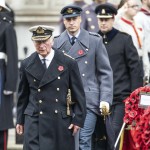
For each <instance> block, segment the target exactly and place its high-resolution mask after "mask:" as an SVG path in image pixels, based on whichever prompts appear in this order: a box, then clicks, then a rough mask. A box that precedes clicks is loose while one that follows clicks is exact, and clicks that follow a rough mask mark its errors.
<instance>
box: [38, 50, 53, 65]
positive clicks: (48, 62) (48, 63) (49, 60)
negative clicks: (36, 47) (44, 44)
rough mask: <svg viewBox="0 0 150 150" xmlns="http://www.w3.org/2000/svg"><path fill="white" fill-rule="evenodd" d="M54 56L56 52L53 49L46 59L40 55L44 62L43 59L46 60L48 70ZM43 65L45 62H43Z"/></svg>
mask: <svg viewBox="0 0 150 150" xmlns="http://www.w3.org/2000/svg"><path fill="white" fill-rule="evenodd" d="M54 54H55V51H54V50H53V49H51V52H50V53H49V54H48V55H47V56H46V57H43V56H41V55H40V54H39V58H40V60H41V62H42V59H45V63H46V66H47V68H48V66H49V65H50V63H51V61H52V59H53V57H54ZM42 63H43V62H42Z"/></svg>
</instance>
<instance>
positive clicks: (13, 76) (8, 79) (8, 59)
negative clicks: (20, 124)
mask: <svg viewBox="0 0 150 150" xmlns="http://www.w3.org/2000/svg"><path fill="white" fill-rule="evenodd" d="M6 9H7V10H8V11H9V8H8V7H6V5H5V1H3V0H1V1H0V10H1V12H2V11H6ZM1 12H0V13H1ZM17 63H18V56H17V41H16V33H15V31H14V28H13V25H12V21H11V20H9V19H8V18H7V17H6V16H5V17H3V16H1V15H0V149H3V150H6V148H7V136H8V129H10V128H13V127H14V125H13V115H12V108H13V92H15V90H16V83H17V76H18V71H17Z"/></svg>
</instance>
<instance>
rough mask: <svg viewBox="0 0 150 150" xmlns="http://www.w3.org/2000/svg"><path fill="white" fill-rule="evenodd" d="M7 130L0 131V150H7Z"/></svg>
mask: <svg viewBox="0 0 150 150" xmlns="http://www.w3.org/2000/svg"><path fill="white" fill-rule="evenodd" d="M7 139H8V130H4V131H0V150H7Z"/></svg>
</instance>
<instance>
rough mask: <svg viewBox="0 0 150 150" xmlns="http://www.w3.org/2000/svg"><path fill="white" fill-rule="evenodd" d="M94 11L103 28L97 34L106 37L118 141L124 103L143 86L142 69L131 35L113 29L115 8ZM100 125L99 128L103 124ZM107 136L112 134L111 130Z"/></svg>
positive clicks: (114, 122)
mask: <svg viewBox="0 0 150 150" xmlns="http://www.w3.org/2000/svg"><path fill="white" fill-rule="evenodd" d="M95 12H96V14H97V17H98V24H99V29H100V30H99V32H98V33H99V34H100V35H101V36H102V37H103V42H104V44H105V47H106V49H107V52H108V56H109V60H110V65H111V67H112V70H113V79H114V90H113V93H114V95H113V105H112V108H111V114H110V117H111V121H112V122H111V123H112V127H113V130H114V132H115V137H112V138H113V139H114V140H116V139H117V137H118V134H119V132H120V129H121V126H122V124H123V117H124V102H123V100H124V99H126V98H127V97H128V96H129V95H130V93H131V92H132V91H134V90H135V89H136V88H139V87H141V86H142V85H143V79H142V68H141V65H140V62H139V57H138V53H137V50H136V48H135V46H134V44H133V41H132V38H131V36H130V35H128V34H127V33H123V32H120V31H119V30H117V29H115V28H113V24H114V20H115V15H116V14H117V10H116V8H115V7H114V6H113V5H111V4H110V3H107V4H102V5H99V6H97V7H96V9H95ZM98 126H99V127H100V125H98ZM97 131H98V129H96V132H95V133H96V134H97V138H98V137H99V136H100V134H101V133H99V132H97ZM108 134H110V133H109V131H108ZM110 136H111V135H110ZM109 144H112V145H111V147H109V148H108V150H114V147H113V146H114V143H109ZM107 145H108V144H107ZM118 149H119V148H117V149H116V150H118Z"/></svg>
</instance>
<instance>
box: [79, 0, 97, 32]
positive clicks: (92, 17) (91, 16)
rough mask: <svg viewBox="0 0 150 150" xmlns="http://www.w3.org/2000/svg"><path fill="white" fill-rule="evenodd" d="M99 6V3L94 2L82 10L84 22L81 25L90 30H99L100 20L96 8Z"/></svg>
mask: <svg viewBox="0 0 150 150" xmlns="http://www.w3.org/2000/svg"><path fill="white" fill-rule="evenodd" d="M96 6H97V3H95V2H93V3H92V4H90V5H88V6H86V7H85V8H84V9H83V12H82V15H81V17H82V22H81V26H82V27H83V28H84V29H85V30H88V31H90V32H98V31H99V26H98V20H97V15H96V14H95V8H96Z"/></svg>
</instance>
